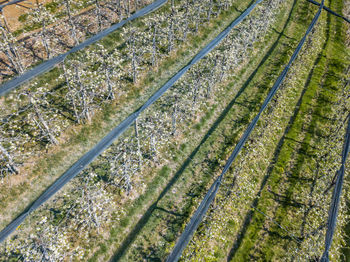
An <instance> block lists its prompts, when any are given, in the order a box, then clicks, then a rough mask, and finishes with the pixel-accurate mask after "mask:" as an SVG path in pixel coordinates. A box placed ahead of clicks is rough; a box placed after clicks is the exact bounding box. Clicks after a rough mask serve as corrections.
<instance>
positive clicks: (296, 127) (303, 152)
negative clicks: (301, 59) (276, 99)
mask: <svg viewBox="0 0 350 262" xmlns="http://www.w3.org/2000/svg"><path fill="white" fill-rule="evenodd" d="M332 3H333V4H332V6H333V8H334V10H338V11H339V10H341V5H342V3H341V1H334V0H333V1H332ZM304 10H307V8H305V9H304ZM321 19H322V18H321ZM326 25H327V27H329V28H327V29H326V33H325V35H324V36H322V39H323V41H324V45H323V50H322V51H321V53H319V54H318V55H317V57H316V54H314V55H311V57H310V60H309V63H310V67H309V68H310V69H311V70H310V73H309V76H308V79H307V81H306V83H305V87H304V89H305V90H306V91H305V93H304V95H303V96H302V102H301V104H300V107H299V108H298V111H297V115H296V117H295V119H294V120H293V122H292V123H291V126H290V129H289V130H288V133H287V134H286V136H285V137H286V139H285V140H284V143H283V144H282V146H281V148H280V149H279V150H280V152H279V154H278V158H277V162H276V164H275V165H274V168H273V170H272V173H271V175H270V178H269V180H268V182H267V186H266V187H270V190H272V191H274V192H277V193H279V194H281V195H283V196H285V198H286V199H285V201H284V203H283V204H280V205H278V206H277V211H275V212H274V213H275V216H274V220H275V221H276V222H277V223H279V224H282V225H283V226H284V227H285V228H292V227H293V224H295V223H296V221H294V220H293V217H292V216H291V215H292V214H293V212H295V211H292V212H291V209H292V207H291V206H290V203H291V201H292V197H293V195H294V194H295V192H298V191H299V190H302V189H303V187H304V186H305V185H303V183H302V182H300V181H302V180H301V179H302V168H303V167H304V163H306V162H307V161H309V160H310V159H309V158H311V157H313V154H314V146H313V145H314V144H315V143H317V142H316V141H317V136H318V135H319V134H320V133H322V130H320V128H322V124H325V123H326V122H327V121H329V120H328V119H327V115H328V113H329V112H330V107H331V106H332V103H333V102H334V101H336V99H337V97H338V95H339V94H338V91H340V87H339V80H340V79H342V77H343V72H344V68H345V67H346V65H348V64H349V62H348V58H349V56H348V54H347V53H346V48H345V46H344V44H343V43H344V41H343V39H342V30H343V29H342V23H341V22H339V20H337V18H335V17H334V16H333V17H332V16H331V15H330V14H327V23H326ZM315 37H316V38H317V36H314V38H315ZM312 57H313V58H312ZM311 62H313V65H312V64H311ZM306 116H309V117H310V118H311V121H310V123H308V125H307V126H305V119H307V117H306ZM300 138H303V140H302V142H301V145H300V143H299V142H298V141H299V140H300ZM296 151H297V152H298V153H297V155H295V152H296ZM293 159H294V161H295V162H296V163H295V164H294V168H293V170H292V173H291V175H290V176H289V178H288V182H287V183H288V186H287V189H286V190H285V191H281V184H282V183H283V177H284V176H285V175H286V173H285V170H284V169H285V167H286V166H287V163H288V162H290V161H292V160H293ZM276 205H277V204H276V203H275V202H274V201H273V200H272V199H271V194H270V193H269V192H267V191H266V190H265V191H263V193H262V194H261V197H260V198H259V200H258V205H257V207H258V209H259V210H261V211H263V212H264V213H268V211H269V210H271V209H272V208H273V207H274V206H276ZM266 220H267V218H266V217H265V216H263V215H262V214H260V213H258V212H253V214H252V218H251V220H250V222H249V224H248V225H247V229H246V230H245V234H244V236H243V237H242V239H241V240H240V241H241V244H240V246H239V249H237V250H236V252H235V254H234V256H233V261H240V260H242V261H243V260H245V259H248V258H252V257H255V259H259V258H262V256H263V258H264V259H266V260H274V259H278V258H282V257H283V254H284V252H285V248H286V246H287V245H288V240H283V239H282V238H281V237H279V236H278V235H277V234H268V235H267V236H265V238H266V239H265V238H263V239H264V242H263V243H261V236H262V235H263V229H262V228H263V226H264V224H266ZM265 226H266V225H265ZM269 230H270V232H280V231H281V230H280V229H279V228H277V226H276V225H272V226H271V228H269ZM283 233H285V232H283ZM283 233H281V234H282V235H283ZM258 238H259V239H260V243H257V242H256V241H257V239H258ZM289 241H291V240H289Z"/></svg>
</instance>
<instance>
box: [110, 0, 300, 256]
mask: <svg viewBox="0 0 350 262" xmlns="http://www.w3.org/2000/svg"><path fill="white" fill-rule="evenodd" d="M295 1H296V0H295ZM295 1H294V5H295ZM294 5H293V7H294ZM289 19H290V15H289V18H288V21H289ZM287 23H288V22H287ZM287 23H286V24H287ZM285 27H286V26H285ZM285 27H284V29H285ZM284 29H283V30H282V33H281V34H280V36H279V37H278V39H277V40H276V42H275V43H274V44H273V46H272V47H271V48H270V49H269V50H268V52H267V53H266V55H265V56H264V57H263V59H262V61H261V62H260V63H259V65H258V66H257V68H256V69H255V70H254V71H253V72H252V73H251V75H250V76H249V77H248V79H247V80H246V82H245V83H244V84H243V86H242V88H241V89H240V90H239V91H238V93H237V94H236V96H235V97H234V98H233V99H232V100H231V101H230V103H229V104H228V105H227V106H226V108H225V109H224V110H223V112H222V113H221V114H220V116H219V117H218V118H217V120H216V121H215V123H214V124H213V125H212V127H211V128H210V129H209V131H208V132H207V134H206V135H205V136H204V138H203V139H202V140H201V142H200V143H199V145H198V146H197V147H196V148H195V149H194V150H193V151H192V153H191V154H190V156H189V157H188V158H187V159H186V160H185V162H184V163H183V165H182V166H181V167H180V169H179V170H178V171H177V172H176V174H175V175H174V176H173V177H172V179H171V180H170V181H169V182H168V184H167V185H166V187H165V188H164V189H163V190H162V192H161V193H160V195H159V196H158V198H157V200H156V201H155V202H154V203H153V204H152V205H151V206H150V207H149V208H148V209H147V211H146V212H145V213H144V215H143V216H142V217H141V219H140V220H139V221H138V222H137V224H136V225H135V227H134V228H133V229H132V231H131V232H130V233H129V234H128V236H127V237H126V238H125V240H124V241H123V242H122V244H121V245H120V247H119V248H118V250H117V251H116V253H115V254H114V256H113V257H112V259H111V260H110V261H119V260H120V259H121V258H122V257H123V255H124V254H125V253H126V251H127V250H128V248H129V246H130V245H131V243H132V242H133V241H134V240H135V239H136V237H137V235H138V234H139V232H140V231H141V230H142V229H143V227H144V226H145V225H146V223H147V222H148V221H149V219H150V217H151V216H152V214H153V212H154V211H155V210H157V209H159V207H158V206H157V204H158V203H159V201H160V200H161V199H162V198H163V197H164V196H165V195H166V193H167V192H168V191H169V190H170V188H171V187H172V186H173V185H174V184H175V183H176V181H177V180H178V179H179V178H180V177H181V175H182V174H183V172H184V171H185V169H186V168H187V167H188V166H189V164H190V163H191V161H192V158H194V157H195V156H196V154H197V153H198V151H199V149H200V147H201V146H202V145H203V144H204V143H205V142H206V141H207V140H208V138H209V137H210V136H211V134H212V133H213V132H214V131H215V130H216V128H217V127H218V125H219V124H220V123H221V122H222V121H223V119H224V118H225V116H226V114H227V113H228V112H229V110H230V109H231V108H232V106H233V105H234V104H235V103H236V101H237V99H238V98H239V97H240V96H241V94H242V93H243V92H244V91H245V90H246V88H247V87H248V85H249V84H250V82H251V81H252V80H253V78H254V77H255V75H256V74H257V73H258V70H259V69H260V67H261V66H263V65H264V63H265V62H266V61H267V59H268V58H269V57H270V55H271V54H272V52H273V51H274V50H275V48H276V46H277V43H278V41H279V40H280V38H281V36H282V35H283V32H284ZM152 261H153V260H152ZM154 261H158V260H154Z"/></svg>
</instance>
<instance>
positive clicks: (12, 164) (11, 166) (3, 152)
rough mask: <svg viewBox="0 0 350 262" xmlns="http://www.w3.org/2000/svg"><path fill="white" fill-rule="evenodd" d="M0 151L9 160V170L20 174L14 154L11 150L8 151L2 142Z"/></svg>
mask: <svg viewBox="0 0 350 262" xmlns="http://www.w3.org/2000/svg"><path fill="white" fill-rule="evenodd" d="M0 152H1V153H2V154H3V155H4V156H5V157H6V158H7V160H8V163H7V167H8V168H9V170H10V171H11V172H12V173H16V174H18V170H17V168H16V166H15V164H14V161H13V158H12V156H11V155H10V154H9V152H7V150H6V149H5V148H4V147H3V146H2V145H1V144H0Z"/></svg>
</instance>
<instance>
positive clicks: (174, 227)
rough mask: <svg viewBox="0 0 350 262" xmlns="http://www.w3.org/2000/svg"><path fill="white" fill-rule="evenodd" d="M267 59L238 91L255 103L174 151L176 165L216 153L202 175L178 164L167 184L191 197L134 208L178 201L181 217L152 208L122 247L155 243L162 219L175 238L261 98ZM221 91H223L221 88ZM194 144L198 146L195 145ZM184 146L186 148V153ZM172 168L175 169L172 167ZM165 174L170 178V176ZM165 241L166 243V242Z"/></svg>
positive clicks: (115, 239) (113, 240) (116, 238)
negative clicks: (204, 138) (242, 90)
mask: <svg viewBox="0 0 350 262" xmlns="http://www.w3.org/2000/svg"><path fill="white" fill-rule="evenodd" d="M280 18H281V17H280ZM281 19H282V18H281ZM272 35H273V37H271V38H270V37H267V39H268V40H267V42H266V43H263V45H262V46H264V47H265V52H266V50H267V47H268V46H269V45H271V44H272V42H273V41H274V40H275V39H276V38H277V34H272ZM264 54H265V53H263V52H262V53H260V54H259V55H258V56H256V57H254V58H252V59H251V61H250V62H249V64H248V65H247V66H246V67H245V69H243V70H242V71H244V74H242V75H241V78H240V79H234V82H229V83H228V84H226V87H225V88H226V90H227V91H229V90H230V89H232V85H233V83H235V85H239V83H241V84H242V82H243V80H245V77H247V76H248V74H249V73H252V71H253V69H255V68H256V66H257V65H258V64H259V62H260V61H261V59H262V57H263V55H264ZM274 55H275V53H273V55H272V57H273V59H272V60H274V59H275V56H274ZM279 58H283V56H280V57H279ZM280 61H281V62H280V63H278V64H277V65H274V66H275V67H274V69H275V70H276V72H275V74H277V73H279V71H280V70H281V65H283V63H284V61H285V59H281V60H280ZM271 63H272V62H271V61H270V62H269V63H266V64H264V65H263V67H261V68H260V69H259V70H258V73H257V74H256V75H255V77H254V79H250V80H249V85H250V88H249V91H247V92H246V93H244V94H243V95H242V98H241V99H240V100H241V101H242V102H241V103H240V104H243V102H244V101H246V99H247V97H254V100H253V101H250V102H253V103H252V104H255V106H252V107H245V106H243V107H242V106H238V105H236V106H235V107H238V108H239V109H238V108H234V109H229V112H226V114H225V116H224V121H223V122H224V123H221V124H220V126H219V127H218V128H217V129H218V130H215V132H214V133H213V134H211V135H210V137H209V139H208V140H207V141H206V142H205V144H203V145H202V144H201V145H199V146H198V142H194V141H191V142H189V143H186V145H187V146H185V144H182V145H181V146H180V149H179V150H181V151H179V152H177V155H179V156H176V161H177V164H176V165H177V166H180V165H181V164H185V165H186V163H187V160H188V158H186V156H188V155H189V154H190V152H191V150H192V152H196V150H197V152H196V153H195V154H194V156H195V159H196V161H201V160H202V161H203V160H205V159H206V154H207V153H208V151H209V152H210V151H211V150H212V148H214V147H215V148H216V150H217V151H218V152H217V153H216V155H214V156H213V158H214V159H212V160H211V161H212V163H211V165H210V166H209V169H208V170H206V172H205V173H206V174H205V175H203V174H202V173H201V172H199V173H198V169H197V170H196V169H195V168H194V167H193V166H192V165H191V164H188V166H187V167H186V168H185V170H181V169H182V168H180V167H178V168H180V170H179V171H180V175H179V177H178V180H177V181H176V183H175V184H173V185H172V186H171V188H176V190H177V191H181V194H182V195H186V193H190V194H191V195H193V196H195V197H194V198H193V197H192V198H189V199H186V201H182V202H181V203H176V202H177V199H176V198H175V197H174V196H172V195H171V193H170V192H168V193H167V194H166V195H164V196H163V197H162V198H161V199H159V198H158V200H156V199H157V197H158V195H153V201H156V202H153V204H151V203H149V201H144V198H143V199H142V201H144V202H143V206H144V208H143V209H142V210H139V212H138V213H139V214H142V213H144V212H145V207H150V206H153V205H154V203H156V206H157V207H161V208H162V209H174V205H179V208H176V210H178V209H179V210H180V211H179V213H181V214H182V215H183V217H184V218H183V219H182V220H181V219H178V220H175V221H169V217H167V216H164V214H162V212H161V211H158V210H157V209H153V210H152V212H151V214H148V217H147V219H145V220H144V222H145V223H144V225H143V226H142V227H141V228H138V230H141V231H139V236H133V237H132V239H131V240H129V243H127V245H126V246H125V248H126V249H128V247H129V246H130V245H131V244H132V243H133V244H132V245H133V246H134V245H135V241H136V243H137V244H138V245H140V246H145V245H147V243H155V242H156V240H155V239H156V238H157V232H159V228H157V227H162V226H163V227H164V223H166V225H167V226H169V227H171V230H166V235H165V238H166V239H167V240H168V241H169V242H172V241H175V239H176V236H177V235H178V233H179V232H181V231H182V230H183V227H184V225H185V222H187V219H188V217H189V216H190V214H191V213H192V212H193V211H194V207H195V206H196V205H197V202H196V201H197V200H198V199H200V198H201V196H202V195H203V194H204V193H205V191H206V188H207V186H208V184H209V182H210V181H211V180H212V174H214V173H215V172H217V171H218V169H219V165H218V162H217V160H218V159H225V158H226V157H227V155H228V153H229V152H230V150H231V149H232V146H234V144H235V141H237V139H238V138H239V136H240V134H241V132H242V130H243V126H242V124H244V125H246V124H247V123H248V120H249V119H251V117H252V113H253V112H256V110H257V108H258V105H259V104H260V103H261V101H262V99H263V98H264V94H266V92H267V89H268V88H269V84H270V82H271V81H272V79H270V80H269V82H267V83H266V85H265V84H261V85H259V87H256V86H254V84H256V83H257V82H259V83H260V82H261V79H264V77H265V74H266V71H270V70H271ZM247 68H248V69H247ZM239 75H240V74H239ZM237 82H238V83H237ZM223 93H224V94H227V93H225V92H223ZM225 98H226V101H227V99H228V98H227V97H225ZM226 103H227V102H226ZM237 104H238V102H237ZM237 110H238V111H237ZM213 111H214V109H213ZM212 114H214V113H211V110H209V112H208V113H207V114H206V115H205V116H203V118H202V119H201V120H200V122H199V123H198V124H196V125H195V126H194V127H193V128H194V129H195V130H197V131H201V132H206V130H205V126H208V125H209V124H210V123H212V122H213V121H214V120H215V117H217V114H218V112H216V114H214V115H213V116H211V115H212ZM210 118H213V119H210ZM232 118H238V119H240V122H238V121H237V123H236V125H235V128H234V129H236V131H234V132H233V131H232V129H233V128H232ZM206 122H207V123H208V124H207V125H205V124H204V123H206ZM223 134H224V136H225V141H231V143H226V144H225V145H224V146H223V148H222V147H221V146H222V136H223ZM196 140H197V139H196ZM196 146H198V147H197V148H196ZM184 150H186V154H185V152H184ZM193 150H195V151H193ZM190 156H191V158H192V154H190ZM192 159H193V158H192ZM215 159H216V160H215ZM177 170H178V169H177ZM179 171H178V172H179ZM173 172H175V170H174V171H173ZM178 172H176V174H173V176H176V175H178ZM180 177H181V179H180ZM169 178H170V179H171V177H169ZM155 179H157V178H155ZM164 182H166V181H164ZM164 182H163V185H162V187H163V188H164V186H166V184H164ZM158 190H159V189H158ZM152 192H153V191H152ZM152 194H153V193H152ZM174 202H175V204H174ZM141 220H142V219H141ZM136 222H137V221H135V222H134V225H135V223H136ZM116 228H118V229H120V225H116ZM112 232H113V233H112ZM115 232H116V229H112V231H111V236H110V239H109V240H108V242H107V243H108V244H107V245H108V246H112V245H115V246H116V247H117V246H118V243H120V242H121V240H122V239H123V238H124V235H125V233H124V234H123V233H120V234H116V233H115ZM118 232H119V231H118ZM152 235H156V236H152ZM140 238H141V240H140ZM119 245H120V244H119ZM167 245H169V243H168V244H167ZM143 249H145V250H147V247H146V246H145V247H143ZM133 252H135V251H132V250H131V251H129V252H128V253H127V257H128V259H129V260H133V261H136V260H138V257H137V254H138V252H140V250H137V251H136V253H133ZM166 252H169V250H168V249H167V248H164V247H163V249H157V252H156V256H157V257H158V258H161V257H162V258H164V255H166ZM104 253H105V252H104V251H102V250H99V251H98V252H97V253H95V255H94V256H93V258H92V259H91V261H97V260H101V259H102V257H103V260H105V259H106V258H107V257H108V255H107V254H104ZM121 253H123V254H120V255H122V257H123V259H126V257H125V254H126V253H125V251H122V252H121ZM217 254H218V256H219V255H220V252H217ZM133 255H134V256H133ZM106 256H107V257H106ZM130 256H131V257H130ZM135 256H136V257H135Z"/></svg>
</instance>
